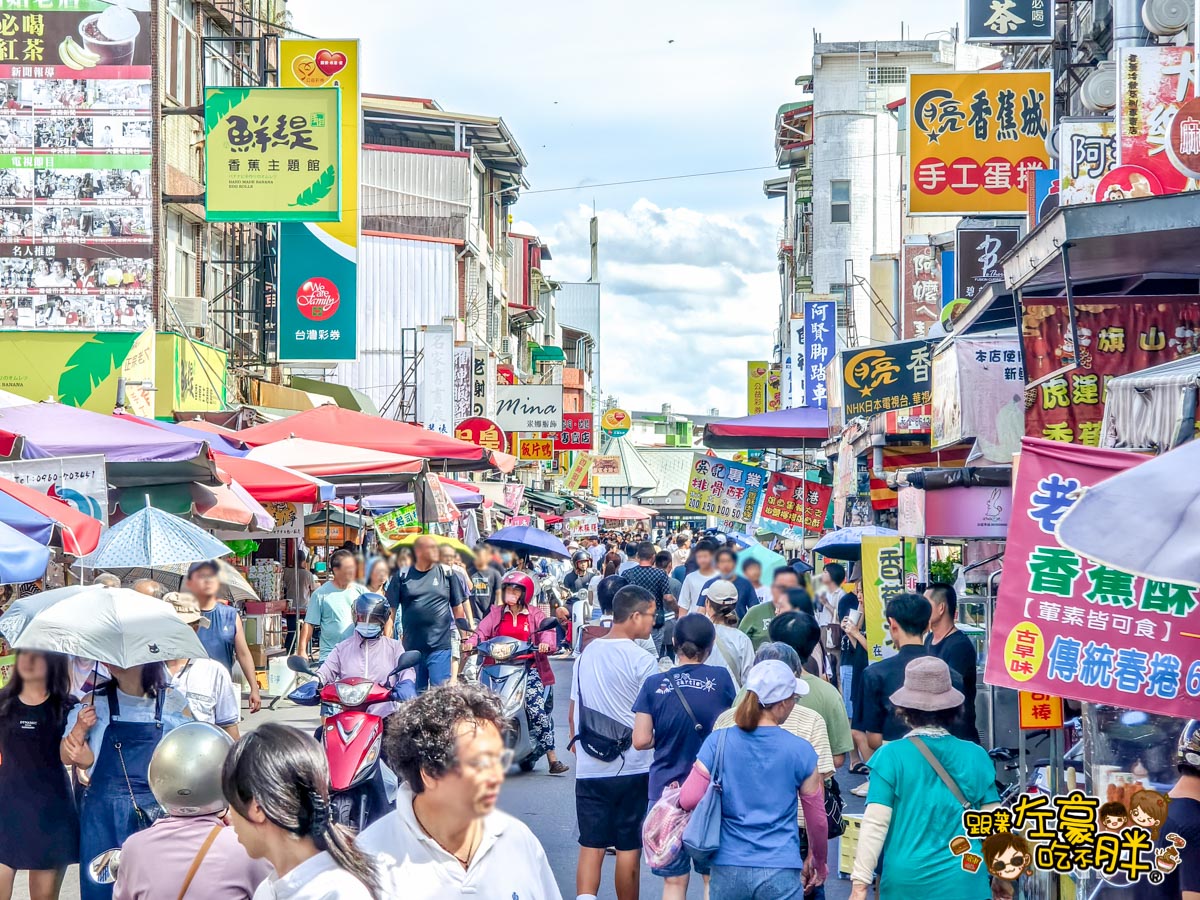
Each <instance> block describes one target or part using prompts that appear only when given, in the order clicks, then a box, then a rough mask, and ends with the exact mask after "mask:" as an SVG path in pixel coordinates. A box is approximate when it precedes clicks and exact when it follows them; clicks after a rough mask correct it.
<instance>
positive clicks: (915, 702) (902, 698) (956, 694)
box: [888, 656, 964, 712]
mask: <svg viewBox="0 0 1200 900" xmlns="http://www.w3.org/2000/svg"><path fill="white" fill-rule="evenodd" d="M888 699H889V700H891V701H892V705H893V706H900V707H903V708H904V709H919V710H923V711H924V712H934V711H935V710H939V709H954V708H955V707H958V706H962V703H963V699H964V698H963V695H962V691H959V690H957V689H955V687H954V685H953V684H952V683H951V681H950V667H949V666H948V665H946V663H945V662H944V661H943V660H940V659H938V658H937V657H936V656H921V657H918V658H917V659H914V660H913V661H912V662H910V663H909V664H908V665H907V666H905V667H904V686H903V687H902V688H900V690H898V691H896V693H894V694H892V696H891V697H889V698H888Z"/></svg>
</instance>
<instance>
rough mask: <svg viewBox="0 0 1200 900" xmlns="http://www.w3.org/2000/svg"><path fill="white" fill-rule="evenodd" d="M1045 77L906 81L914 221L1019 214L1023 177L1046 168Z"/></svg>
mask: <svg viewBox="0 0 1200 900" xmlns="http://www.w3.org/2000/svg"><path fill="white" fill-rule="evenodd" d="M1053 96H1054V92H1053V89H1052V87H1051V73H1050V72H1043V71H1030V70H992V71H986V72H938V73H936V74H935V73H929V74H915V73H914V74H912V75H910V76H909V89H908V98H909V100H908V103H907V105H906V109H907V111H908V112H907V115H908V136H909V154H908V166H909V185H910V187H909V191H908V198H909V199H908V206H909V213H910V214H912V215H969V214H972V213H1012V214H1014V215H1024V214H1025V207H1026V199H1025V183H1026V179H1027V178H1028V175H1029V172H1031V171H1035V170H1037V169H1045V168H1049V165H1050V160H1049V155H1048V153H1047V151H1046V143H1045V142H1046V135H1047V134H1048V133H1049V131H1050V128H1051V126H1052V124H1053V123H1052V122H1051V102H1052V100H1053Z"/></svg>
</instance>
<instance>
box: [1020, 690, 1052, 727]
mask: <svg viewBox="0 0 1200 900" xmlns="http://www.w3.org/2000/svg"><path fill="white" fill-rule="evenodd" d="M1017 699H1018V704H1019V709H1020V725H1021V728H1023V729H1033V730H1035V731H1037V730H1040V729H1042V728H1062V727H1063V703H1062V700H1061V699H1060V698H1058V697H1052V696H1051V695H1049V694H1033V693H1030V692H1029V691H1017Z"/></svg>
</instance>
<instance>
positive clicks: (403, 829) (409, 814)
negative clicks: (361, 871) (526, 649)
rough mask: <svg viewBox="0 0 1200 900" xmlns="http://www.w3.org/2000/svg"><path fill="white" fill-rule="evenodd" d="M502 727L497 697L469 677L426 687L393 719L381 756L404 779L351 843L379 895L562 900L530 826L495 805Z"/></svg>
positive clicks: (504, 753)
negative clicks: (375, 873)
mask: <svg viewBox="0 0 1200 900" xmlns="http://www.w3.org/2000/svg"><path fill="white" fill-rule="evenodd" d="M506 728H507V724H506V722H505V720H504V716H503V714H502V712H501V709H500V700H499V698H498V697H497V696H496V695H495V694H493V693H491V692H490V691H488V690H486V689H484V688H482V687H479V686H478V685H470V684H447V685H443V686H441V687H436V688H432V689H431V690H429V691H426V692H425V693H424V694H422V695H421V696H420V697H418V698H416V699H415V700H412V701H410V702H409V703H407V704H405V706H404V707H403V708H402V709H401V710H400V711H399V712H398V713H396V714H395V715H394V716H392V717H391V719H390V720H389V723H388V730H387V737H386V738H385V740H386V741H387V757H388V761H389V763H390V764H391V765H392V766H394V767H395V768H396V771H397V773H398V774H399V775H400V776H401V778H402V779H403V782H404V783H403V784H402V785H401V787H400V789H399V791H398V793H397V795H396V809H395V810H394V811H393V812H390V813H388V814H387V815H386V816H384V817H383V818H382V819H380V820H379V821H377V822H375V823H374V824H373V825H371V826H370V827H368V828H367V829H366V830H365V831H363V832H362V834H360V835H359V837H358V841H357V845H358V848H359V849H360V850H362V851H363V852H365V853H368V854H370V855H371V856H372V857H374V859H375V861H376V865H377V866H378V868H379V875H380V881H381V885H380V886H381V896H383V897H404V898H405V900H440V898H443V897H460V896H471V897H474V898H477V900H511V898H513V897H519V898H521V900H561V894H560V893H559V891H558V886H557V885H556V884H555V883H554V875H553V874H552V873H551V871H550V864H549V862H548V861H547V860H546V854H545V852H544V851H543V850H542V845H541V844H539V843H538V840H537V838H536V837H534V836H533V832H532V831H530V830H529V828H528V827H527V826H526V825H525V824H524V823H523V822H521V821H519V820H517V819H514V818H513V817H512V816H510V815H507V814H506V813H502V812H500V811H499V810H498V809H496V800H497V798H498V797H499V796H500V787H501V785H503V783H504V776H505V773H506V772H507V771H508V767H509V766H510V765H512V751H511V750H507V749H505V747H504V731H505V729H506Z"/></svg>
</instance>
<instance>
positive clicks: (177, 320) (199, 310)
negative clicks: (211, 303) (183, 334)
mask: <svg viewBox="0 0 1200 900" xmlns="http://www.w3.org/2000/svg"><path fill="white" fill-rule="evenodd" d="M167 305H168V306H169V307H170V309H168V310H167V315H166V321H165V322H163V323H162V325H163V326H164V327H166V328H176V327H183V328H202V329H206V328H208V301H207V300H206V299H205V298H203V297H168V298H167Z"/></svg>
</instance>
